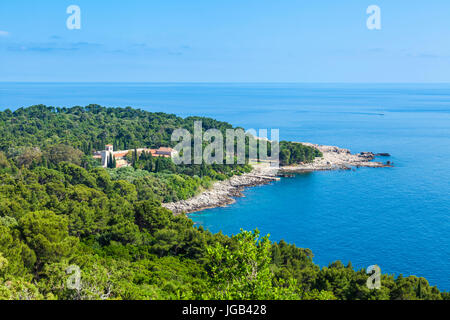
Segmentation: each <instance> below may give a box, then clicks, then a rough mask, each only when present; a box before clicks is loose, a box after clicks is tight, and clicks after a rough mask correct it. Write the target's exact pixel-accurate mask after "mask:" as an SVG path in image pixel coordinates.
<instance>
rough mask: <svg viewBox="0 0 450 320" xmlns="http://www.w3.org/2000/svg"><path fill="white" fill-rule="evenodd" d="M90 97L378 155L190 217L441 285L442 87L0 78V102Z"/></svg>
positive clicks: (449, 211) (66, 101)
mask: <svg viewBox="0 0 450 320" xmlns="http://www.w3.org/2000/svg"><path fill="white" fill-rule="evenodd" d="M40 103H42V104H47V105H53V106H67V107H70V106H73V105H87V104H90V103H97V104H101V105H105V106H122V107H124V106H133V107H139V108H142V109H145V110H148V111H163V112H169V113H175V114H177V115H180V116H187V115H202V116H210V117H213V118H216V119H219V120H224V121H228V122H230V123H232V124H233V125H238V126H242V127H245V128H247V129H249V128H254V129H271V128H278V129H280V136H281V138H282V139H286V140H294V141H308V142H313V143H319V144H329V145H338V146H341V147H345V148H350V149H351V150H352V151H353V152H360V151H373V152H389V153H391V155H392V157H390V158H389V159H383V160H390V161H393V162H394V163H395V167H394V168H382V169H379V168H378V169H370V168H360V169H357V170H356V171H333V172H314V173H307V174H299V175H297V176H296V177H294V178H285V179H282V180H281V181H279V182H275V183H272V184H270V185H266V186H260V187H255V188H250V189H247V190H246V191H245V192H244V194H245V197H244V198H239V199H237V202H236V203H235V204H233V205H230V206H228V207H226V208H216V209H210V210H205V211H203V212H201V213H197V214H192V215H191V218H192V219H193V220H194V221H195V222H196V223H198V224H201V225H203V226H205V227H206V228H208V229H210V230H211V231H213V232H218V231H222V232H224V233H226V234H230V235H231V234H235V233H238V232H239V230H240V228H243V229H246V230H251V229H254V228H258V229H259V230H260V231H261V232H262V233H263V234H267V233H269V234H270V235H271V239H272V240H280V239H284V240H285V241H287V242H291V243H295V244H296V245H297V246H299V247H304V248H310V249H311V250H312V251H313V253H314V254H315V257H314V261H315V262H316V263H318V264H319V265H321V266H325V265H328V264H329V263H330V262H332V261H335V260H341V261H343V262H344V263H346V262H348V261H351V262H352V264H353V265H354V266H355V267H357V268H366V267H367V266H369V265H372V264H378V265H379V266H380V267H381V269H382V271H383V272H385V273H390V274H396V275H398V274H400V273H402V274H404V275H417V276H423V277H426V278H427V279H428V280H429V281H430V283H431V284H432V285H437V286H438V287H439V288H440V289H442V290H450V276H449V270H450V235H449V231H450V160H449V159H450V84H206V83H205V84H169V83H159V84H136V83H134V84H133V83H115V84H107V83H75V84H74V83H72V84H57V83H53V84H52V83H0V109H6V108H10V109H12V110H14V109H16V108H18V107H21V106H29V105H33V104H40Z"/></svg>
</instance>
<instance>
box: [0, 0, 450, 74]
mask: <svg viewBox="0 0 450 320" xmlns="http://www.w3.org/2000/svg"><path fill="white" fill-rule="evenodd" d="M70 5H77V6H78V7H79V8H80V9H81V14H80V21H81V24H80V27H81V29H73V30H70V29H68V28H67V25H66V20H67V19H68V18H69V16H70V14H67V12H66V10H67V7H68V6H70ZM370 5H377V6H378V7H379V8H380V12H381V16H380V17H381V19H380V21H381V29H380V30H369V29H368V28H367V25H366V21H367V19H368V18H369V16H370V15H369V14H367V12H366V10H367V8H368V7H369V6H370ZM449 36H450V1H448V0H428V1H417V0H409V1H406V0H395V1H392V0H386V1H385V0H370V1H365V0H340V1H336V0H314V1H312V0H270V1H269V0H258V1H256V0H226V1H225V0H192V1H187V0H164V1H162V0H142V1H141V0H127V1H117V0H116V1H115V0H109V1H103V0H71V1H65V0H58V1H54V0H39V1H35V0H34V1H32V0H14V1H13V0H2V1H0V81H18V82H22V81H24V82H91V81H93V82H109V81H113V82H350V83H358V82H364V83H372V82H450V37H449Z"/></svg>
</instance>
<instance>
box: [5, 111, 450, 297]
mask: <svg viewBox="0 0 450 320" xmlns="http://www.w3.org/2000/svg"><path fill="white" fill-rule="evenodd" d="M197 119H201V120H202V121H203V125H204V129H208V128H220V130H225V129H228V128H232V126H231V125H229V124H227V123H224V122H219V121H216V120H213V119H208V118H196V117H189V118H186V119H182V118H179V117H176V116H174V115H167V114H163V113H149V112H145V111H141V110H135V109H132V108H125V109H123V108H104V107H100V106H96V105H91V106H88V107H85V108H83V107H75V108H70V109H67V108H52V107H45V106H34V107H30V108H23V109H18V110H16V111H14V112H11V111H9V110H6V111H4V112H0V299H320V300H325V299H450V297H449V294H448V293H444V292H440V291H439V290H438V289H437V288H436V287H431V286H430V285H429V284H428V282H427V280H426V279H424V278H418V277H415V276H409V277H403V276H399V277H397V278H395V277H394V276H392V275H385V274H384V275H382V279H381V284H382V287H381V289H378V290H369V289H368V288H367V286H366V281H367V279H368V275H367V274H366V273H365V270H354V269H353V267H352V266H351V264H350V263H349V264H348V265H343V264H342V263H341V262H339V261H337V262H333V263H331V264H330V265H329V266H328V267H324V268H319V266H317V265H316V264H314V263H313V260H312V258H313V254H312V252H311V251H310V250H309V249H302V248H298V247H296V246H294V245H291V244H287V243H285V242H284V241H280V242H278V243H275V242H271V241H270V240H269V237H268V236H264V237H260V235H259V232H258V231H257V230H255V231H253V232H249V231H241V233H239V234H237V235H234V236H232V237H229V236H226V235H223V234H220V233H219V234H212V233H210V232H209V231H207V230H204V229H203V228H202V227H196V226H194V225H193V222H192V221H191V220H190V219H189V218H187V217H186V216H184V215H178V216H175V215H173V214H172V213H171V212H170V211H169V210H167V209H165V208H163V207H162V206H161V203H162V202H167V201H175V200H180V199H187V198H189V197H192V196H193V195H195V194H196V193H198V192H199V190H202V189H203V188H208V187H209V186H210V184H211V183H212V182H213V181H214V180H223V179H226V178H228V177H230V176H232V175H235V174H242V173H244V172H248V171H249V170H250V169H251V167H250V166H249V165H230V166H227V165H205V164H202V165H192V166H188V165H183V166H175V165H174V164H173V163H172V162H171V160H170V159H163V158H152V157H149V155H146V154H144V155H141V157H137V156H135V158H134V159H131V161H132V162H133V166H132V167H127V168H121V169H105V168H101V167H98V165H97V163H96V162H95V161H94V160H93V159H92V157H91V153H92V151H93V150H101V149H103V147H104V145H105V144H106V143H114V145H115V148H116V149H132V148H135V147H142V146H146V147H159V146H168V145H172V144H171V142H170V135H171V132H172V130H173V129H175V128H178V127H184V128H187V129H188V130H190V131H191V130H192V128H193V122H194V121H195V120H197ZM283 145H284V146H283ZM299 146H301V145H298V144H296V145H292V144H289V143H282V144H281V152H282V153H285V155H284V156H282V157H284V158H283V159H285V160H286V159H288V160H287V162H286V163H293V162H294V163H295V162H297V161H298V162H307V161H311V160H312V159H313V158H314V157H315V156H320V154H318V153H315V151H314V149H313V150H311V149H307V148H306V147H305V148H306V149H302V148H301V147H299ZM284 150H287V151H289V157H286V156H287V154H288V152H287V151H284ZM74 268H75V269H78V268H79V271H80V276H81V278H80V279H81V281H80V282H79V283H78V285H76V286H75V287H73V286H70V285H69V284H71V283H72V284H73V283H74V282H72V280H73V276H74V274H76V272H75V273H74V272H73V270H75V269H74ZM75 283H76V281H75Z"/></svg>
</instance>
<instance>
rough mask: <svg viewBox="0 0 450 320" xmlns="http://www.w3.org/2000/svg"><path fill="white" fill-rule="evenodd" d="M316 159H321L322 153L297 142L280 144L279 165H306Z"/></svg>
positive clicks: (282, 142)
mask: <svg viewBox="0 0 450 320" xmlns="http://www.w3.org/2000/svg"><path fill="white" fill-rule="evenodd" d="M316 157H322V153H321V152H320V151H319V150H317V149H316V148H313V147H310V146H305V145H303V144H301V143H297V142H289V141H281V142H280V163H281V165H284V166H285V165H290V164H299V163H308V162H312V161H313V160H314V159H315V158H316Z"/></svg>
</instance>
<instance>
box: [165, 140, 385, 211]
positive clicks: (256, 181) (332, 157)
mask: <svg viewBox="0 0 450 320" xmlns="http://www.w3.org/2000/svg"><path fill="white" fill-rule="evenodd" d="M303 144H304V145H308V146H313V147H315V148H317V149H319V150H320V151H321V152H322V153H323V157H321V158H316V159H315V160H314V162H313V163H306V164H298V165H293V166H283V167H279V168H278V167H271V166H270V165H269V164H265V165H264V164H258V165H254V166H253V167H254V169H253V171H252V172H250V173H246V174H243V175H240V176H233V177H232V178H230V179H229V180H226V181H219V182H216V183H214V185H213V186H212V187H211V188H210V189H208V190H205V191H203V192H202V193H200V194H199V195H197V196H195V197H193V198H191V199H188V200H181V201H177V202H171V203H163V204H162V206H163V207H165V208H167V209H169V210H171V211H172V212H173V213H174V214H175V215H178V214H183V213H192V212H198V211H202V210H205V209H210V208H216V207H223V206H227V205H229V204H232V203H234V202H235V201H236V200H235V198H238V197H242V196H243V194H242V190H243V189H244V188H247V187H255V186H259V185H264V184H268V183H271V182H273V181H277V180H279V179H280V178H279V177H278V176H279V175H280V176H283V175H286V174H290V173H301V172H309V171H320V170H348V169H351V168H353V167H371V168H383V167H392V165H393V164H392V163H390V162H389V161H388V162H387V163H381V162H374V161H372V160H374V158H375V157H376V156H389V154H387V153H380V154H374V153H372V152H361V153H358V154H352V153H351V152H350V150H348V149H343V148H339V147H336V146H322V145H315V144H311V143H303Z"/></svg>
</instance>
